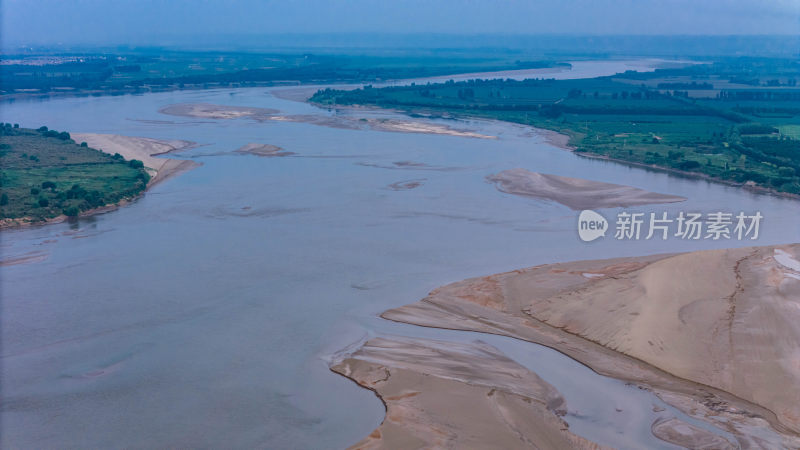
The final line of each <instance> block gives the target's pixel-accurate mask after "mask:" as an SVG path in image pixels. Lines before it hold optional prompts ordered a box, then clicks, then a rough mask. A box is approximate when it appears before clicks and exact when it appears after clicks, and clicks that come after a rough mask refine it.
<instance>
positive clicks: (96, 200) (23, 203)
mask: <svg viewBox="0 0 800 450" xmlns="http://www.w3.org/2000/svg"><path fill="white" fill-rule="evenodd" d="M98 136H99V137H103V136H105V135H91V134H86V135H77V134H76V135H70V133H68V132H66V131H60V132H59V131H56V130H51V129H48V128H47V127H46V126H42V127H40V128H38V129H31V128H21V127H19V125H18V124H11V123H3V124H0V161H2V170H0V190H1V191H2V193H0V227H2V228H9V227H16V226H21V225H28V224H37V223H48V222H57V221H61V220H64V219H66V218H67V217H77V216H80V215H87V214H91V213H95V212H101V211H105V210H107V209H109V208H113V207H116V206H119V205H121V204H123V203H125V202H128V201H130V200H132V199H134V198H136V197H137V196H139V195H141V194H142V193H143V192H144V191H145V190H146V189H147V188H148V187H149V186H152V185H153V184H154V182H156V181H160V180H162V179H163V178H164V177H165V176H166V175H167V174H169V173H176V172H177V171H178V170H185V169H188V168H191V167H193V166H195V165H197V164H196V163H194V162H192V161H179V160H171V159H162V158H152V157H151V155H152V154H153V153H164V152H168V151H173V150H176V149H181V148H187V147H188V146H189V145H193V143H190V142H184V141H180V142H181V143H183V144H181V145H177V146H176V145H174V143H173V142H166V141H158V140H155V139H147V138H128V137H124V136H117V138H118V139H117V141H118V143H119V144H120V145H118V146H117V147H107V146H104V147H103V151H101V150H97V149H96V148H94V147H98V146H99V145H98V144H102V143H103V142H104V141H103V140H102V139H97V137H98ZM73 138H76V139H78V140H80V141H81V142H77V141H76V140H75V139H73ZM120 139H121V141H120ZM87 140H88V141H91V142H92V146H90V145H89V143H87V142H86V141H87ZM106 140H107V139H106ZM133 141H135V142H139V141H141V143H142V144H146V145H143V146H142V145H139V146H138V147H136V146H133V144H132V142H133ZM159 149H160V150H161V151H160V152H159V151H158V150H159ZM154 150H155V151H154ZM126 156H127V158H126ZM151 159H152V160H154V161H156V162H157V164H152V163H151V161H150V160H151ZM143 160H144V161H143ZM145 162H148V163H150V164H145ZM154 165H155V166H158V167H153V166H154ZM190 166H191V167H190ZM164 169H167V170H164Z"/></svg>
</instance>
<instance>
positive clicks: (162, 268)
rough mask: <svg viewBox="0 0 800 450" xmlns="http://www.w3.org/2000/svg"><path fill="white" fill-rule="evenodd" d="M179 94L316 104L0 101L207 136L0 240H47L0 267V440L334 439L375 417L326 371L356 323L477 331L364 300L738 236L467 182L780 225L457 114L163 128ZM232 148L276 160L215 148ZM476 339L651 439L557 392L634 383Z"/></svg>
mask: <svg viewBox="0 0 800 450" xmlns="http://www.w3.org/2000/svg"><path fill="white" fill-rule="evenodd" d="M232 94H233V95H232ZM189 102H206V103H215V104H230V105H244V106H253V107H262V108H274V109H277V110H280V111H281V113H282V114H310V115H322V116H325V115H330V114H333V113H331V112H327V111H322V110H319V109H317V108H314V107H313V106H310V105H307V104H303V103H299V102H295V101H291V100H284V99H279V98H276V97H273V96H272V95H270V94H269V91H268V90H265V89H242V90H236V91H229V90H214V91H185V92H172V93H162V94H149V95H144V96H120V97H100V98H70V99H60V100H53V101H46V102H34V101H32V102H16V103H14V104H9V105H4V107H3V109H2V120H3V121H11V122H18V123H20V124H21V125H22V126H26V127H38V126H40V125H45V124H46V125H48V126H50V127H51V128H55V129H67V130H71V131H75V132H78V131H91V132H99V133H118V134H125V135H132V136H147V137H153V138H170V139H187V140H192V141H196V142H198V143H200V144H204V146H203V147H202V148H197V149H193V150H190V151H187V152H185V153H183V156H185V157H194V156H196V159H197V160H199V161H201V162H203V166H201V167H199V168H197V169H195V170H193V171H191V172H188V173H185V174H183V175H181V176H180V177H178V178H175V179H172V180H169V181H167V182H164V183H162V184H160V185H158V186H156V187H155V188H154V189H153V190H152V191H151V192H149V193H148V194H147V195H145V196H144V197H143V198H141V199H139V200H138V201H136V202H134V203H133V204H131V205H129V206H126V207H124V208H121V209H119V210H117V211H113V212H110V213H106V214H102V215H98V216H96V217H93V218H90V219H81V220H80V221H78V222H75V223H62V224H56V225H51V226H47V227H38V228H37V227H34V228H28V229H22V230H14V231H7V232H4V233H3V239H2V252H3V257H4V258H6V257H19V256H20V255H26V254H30V255H32V254H33V252H41V253H45V254H46V255H47V257H46V258H44V259H42V260H38V261H31V262H30V263H26V264H16V265H12V266H7V267H3V268H2V272H0V275H2V280H3V292H2V294H3V304H2V306H3V310H2V319H1V320H2V331H1V332H2V335H0V337H2V342H3V348H2V354H3V359H2V378H3V385H2V389H3V404H2V408H3V423H4V426H3V436H2V440H3V441H2V443H3V445H4V446H17V447H56V446H57V447H64V446H67V447H109V446H139V447H142V446H145V447H146V446H159V447H177V446H181V447H197V446H204V447H254V446H265V445H267V444H270V445H272V446H278V447H289V446H291V447H302V448H314V447H319V446H321V445H325V446H326V447H342V446H346V445H348V444H351V443H353V442H356V441H357V440H359V439H360V438H361V437H363V436H364V435H366V434H368V433H369V432H370V431H371V430H372V429H373V428H375V427H376V426H377V425H378V424H379V423H380V421H381V419H382V414H383V407H382V406H381V404H380V402H379V401H378V399H377V398H375V396H374V395H373V394H372V393H371V392H369V391H366V390H363V389H361V388H359V387H358V386H356V385H355V384H354V383H352V382H350V381H349V380H346V379H344V378H342V377H339V376H337V375H334V374H332V373H331V372H330V371H329V370H328V368H327V365H326V362H325V361H326V357H327V356H328V355H330V354H332V353H333V352H336V351H338V350H340V349H342V348H344V347H345V346H347V345H348V344H351V343H352V342H355V341H358V340H359V339H361V338H363V337H364V336H365V335H380V334H384V333H389V334H399V335H418V336H426V337H434V338H439V339H453V340H464V339H469V340H471V339H475V338H476V335H474V334H469V333H463V334H457V333H454V332H444V331H436V330H427V329H420V328H418V327H412V326H407V325H400V324H393V323H389V322H387V321H384V320H381V319H379V318H377V314H378V313H380V312H381V311H383V310H385V309H388V308H391V307H397V306H400V305H404V304H408V303H411V302H414V301H416V300H418V299H419V298H422V297H423V296H425V294H426V293H427V292H428V291H430V290H431V289H433V288H435V287H437V286H439V285H441V284H444V283H447V282H451V281H456V280H460V279H463V278H466V277H470V276H477V275H483V274H489V273H495V272H501V271H505V270H510V269H513V268H519V267H525V266H531V265H535V264H541V263H547V262H554V261H567V260H575V259H588V258H606V257H616V256H627V255H639V254H648V253H658V252H675V251H689V250H698V249H703V248H720V247H725V246H732V245H750V244H752V243H751V242H737V241H724V242H714V241H698V242H685V241H679V240H669V241H666V242H662V241H660V240H658V241H656V240H651V241H638V242H636V241H626V242H615V241H613V240H611V239H601V240H599V241H596V242H593V243H591V244H584V243H581V242H580V241H579V240H578V237H577V233H576V231H575V221H576V217H577V214H576V213H575V212H573V211H570V210H569V209H567V208H565V207H563V206H560V205H558V204H554V203H550V202H546V201H537V200H533V199H526V198H521V197H516V196H511V195H506V194H502V193H500V192H498V191H497V190H496V189H495V188H494V187H493V186H492V185H491V184H489V183H487V182H486V181H485V177H486V175H489V174H492V173H496V172H498V171H501V170H505V169H510V168H514V167H523V168H526V169H528V170H532V171H537V172H544V173H552V174H557V175H563V176H569V177H578V178H589V179H593V180H598V181H605V182H611V183H624V184H629V185H632V186H636V187H639V188H642V189H646V190H649V191H653V192H661V193H668V194H674V195H680V196H684V197H687V198H688V200H687V201H686V202H683V203H676V204H669V205H655V206H653V207H641V208H637V210H638V211H642V212H649V211H656V212H661V211H667V212H669V213H670V215H674V214H675V213H677V211H703V212H710V211H717V210H720V211H740V210H743V211H756V210H758V211H761V213H762V214H763V215H764V217H765V219H764V222H763V224H762V230H761V238H760V240H759V241H758V242H757V244H759V245H766V244H774V243H784V242H791V241H797V238H798V236H797V223H798V219H800V209H798V208H797V207H796V203H794V202H791V201H788V200H784V199H781V198H776V197H770V196H763V195H755V194H752V193H748V192H745V191H743V190H739V189H736V188H732V187H727V186H721V185H714V184H710V183H707V182H705V181H696V180H688V179H683V178H677V177H673V176H668V175H665V174H659V173H649V172H645V171H643V170H639V169H634V168H629V167H625V166H622V165H617V164H613V163H608V162H603V161H596V160H589V159H584V158H578V157H576V156H574V155H572V154H571V153H569V152H566V151H563V150H559V149H557V148H554V147H552V146H549V145H547V144H545V143H544V139H543V138H541V137H540V136H538V135H533V136H526V133H527V132H528V131H529V130H528V129H526V128H524V127H520V126H517V125H510V124H501V123H494V122H487V121H460V122H459V123H458V126H459V127H462V126H464V125H466V126H465V128H469V129H471V130H475V131H477V132H479V133H482V134H487V135H492V136H498V137H499V139H497V140H483V139H470V138H463V137H453V136H436V135H425V134H402V133H389V132H380V131H376V130H349V129H339V128H330V127H321V126H315V125H313V124H308V123H292V122H256V121H252V120H249V119H235V120H209V121H202V122H197V121H189V120H187V121H181V120H175V121H174V123H170V124H168V125H167V124H163V123H161V122H163V121H165V120H168V116H164V115H161V114H158V113H157V111H158V109H159V108H161V107H163V106H166V105H169V104H173V103H189ZM348 114H357V113H354V112H350V113H348ZM370 114H373V113H370ZM381 114H382V116H384V117H388V118H392V117H394V118H398V117H399V116H396V115H394V114H391V113H381ZM129 119H134V120H129ZM405 119H407V118H405ZM435 122H436V123H438V124H441V125H450V124H452V122H450V121H446V120H437V121H435ZM250 142H258V143H264V144H271V145H276V146H279V147H281V148H284V149H286V150H287V151H292V152H295V153H296V154H297V156H296V157H286V158H259V157H256V156H251V155H244V156H242V155H235V154H229V153H230V152H232V151H233V150H234V149H236V148H239V147H241V146H242V145H245V144H247V143H250ZM203 155H207V156H203ZM212 155H213V156H212ZM311 156H313V157H311ZM354 156H357V158H354ZM409 161H411V162H413V164H405V163H402V162H409ZM387 168H391V169H398V170H387ZM431 168H458V169H459V170H430V169H431ZM423 179H424V183H422V182H420V183H419V184H418V185H415V186H414V187H413V189H411V188H403V189H392V188H387V186H399V187H403V186H406V185H403V184H402V183H409V182H412V181H414V180H423ZM397 183H401V184H397ZM406 187H407V186H406ZM601 211H602V212H604V214H606V215H607V217H612V216H613V215H614V214H616V212H617V210H616V209H608V210H601ZM37 254H38V253H37ZM481 339H484V340H487V341H488V342H489V343H490V344H492V345H495V346H497V347H498V348H500V349H501V350H503V351H506V352H507V353H508V354H509V356H511V357H513V358H516V359H518V360H519V361H520V362H521V363H523V364H525V365H526V366H528V367H530V368H532V369H533V370H536V371H537V372H539V373H540V374H541V375H542V376H543V377H544V378H545V379H547V380H548V381H550V382H551V383H553V384H554V385H556V386H557V387H558V388H559V389H561V390H562V392H563V393H564V394H565V397H566V399H567V403H568V405H574V407H573V408H571V409H570V413H571V415H572V416H568V417H567V419H568V420H570V421H571V422H572V423H573V427H574V429H575V430H576V431H578V432H580V433H582V434H584V435H585V436H587V437H589V438H597V439H598V440H601V441H603V442H610V443H612V444H613V443H615V442H616V443H618V444H619V445H625V444H624V443H625V442H628V443H630V442H637V443H639V444H642V443H647V444H648V445H650V444H652V445H655V444H653V442H651V440H652V437H650V435H649V433H648V432H646V430H645V431H642V430H643V427H645V426H649V424H647V423H645V422H646V420H642V421H639V422H637V421H635V420H628V419H615V418H613V417H611V418H608V419H606V418H604V417H605V414H606V412H607V409H608V408H607V405H603V404H600V403H599V402H600V400H598V399H597V397H587V398H584V396H583V394H581V393H580V392H581V391H579V390H578V389H577V387H576V386H581V385H584V386H597V387H598V388H597V389H600V391H602V390H607V392H609V395H611V396H613V398H614V399H617V400H618V402H620V403H622V406H621V408H622V409H623V411H640V410H641V411H644V410H645V409H647V408H652V401H653V400H652V398H651V397H647V396H646V395H647V394H645V393H639V392H636V393H635V395H634V394H625V393H624V392H623V390H625V389H628V390H630V389H631V388H628V387H625V386H624V385H621V384H619V383H617V384H613V383H616V382H615V381H613V380H607V379H603V378H602V377H598V376H596V375H594V374H593V373H591V372H590V371H588V370H580V369H579V368H578V366H576V363H574V362H573V361H571V360H569V359H567V358H565V357H563V356H560V355H558V354H555V355H551V354H548V355H544V356H543V354H542V353H541V352H545V351H546V349H542V348H540V347H537V346H534V345H532V344H526V343H520V342H511V341H510V340H503V339H500V338H491V337H481ZM537 355H538V356H537ZM539 357H541V358H543V360H546V361H547V364H544V365H543V364H541V363H540V362H537V361H538V360H539V359H540V358H539ZM600 380H602V381H600ZM609 383H611V384H609ZM612 384H613V386H612ZM642 396H645V397H642ZM615 401H616V400H615ZM343 412H345V413H343ZM620 414H621V413H620ZM651 414H652V413H651ZM619 417H628V416H625V415H624V414H621V415H620V416H619ZM648 417H650V416H648ZM606 420H609V421H611V422H606ZM609 423H610V424H611V425H609ZM614 427H617V428H614ZM608 429H615V430H616V429H621V430H623V431H624V434H623V435H622V436H621V437H620V436H619V435H618V433H609V432H608ZM615 436H616V437H615ZM615 439H616V441H615ZM631 440H633V441H631ZM631 445H632V444H631Z"/></svg>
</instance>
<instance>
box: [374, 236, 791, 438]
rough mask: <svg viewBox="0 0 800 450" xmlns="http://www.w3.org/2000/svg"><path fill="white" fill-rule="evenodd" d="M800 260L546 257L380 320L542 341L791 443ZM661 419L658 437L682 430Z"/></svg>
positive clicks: (776, 253) (733, 253) (740, 431)
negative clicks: (546, 260)
mask: <svg viewBox="0 0 800 450" xmlns="http://www.w3.org/2000/svg"><path fill="white" fill-rule="evenodd" d="M798 260H800V244H790V245H783V246H768V247H754V248H740V249H729V250H712V251H702V252H694V253H685V254H678V255H655V256H647V257H640V258H618V259H612V260H599V261H579V262H572V263H562V264H549V265H543V266H537V267H533V268H529V269H523V270H518V271H513V272H508V273H503V274H498V275H492V276H488V277H481V278H475V279H470V280H465V281H461V282H457V283H453V284H450V285H447V286H444V287H442V288H439V289H436V290H434V291H433V292H432V293H431V294H430V295H429V296H428V297H426V298H425V299H423V300H422V301H420V302H418V303H415V304H412V305H408V306H404V307H401V308H397V309H393V310H389V311H387V312H385V313H383V315H382V316H383V317H384V318H387V319H390V320H395V321H399V322H405V323H412V324H417V325H423V326H431V327H440V328H450V329H460V330H474V331H482V332H489V333H495V334H501V335H506V336H512V337H516V338H520V339H525V340H529V341H532V342H537V343H540V344H543V345H547V346H549V347H552V348H555V349H557V350H559V351H561V352H562V353H565V354H566V355H568V356H570V357H572V358H574V359H576V360H578V361H581V362H583V363H584V364H586V365H587V366H589V367H591V368H592V369H594V370H595V371H597V372H598V373H601V374H604V375H608V376H612V377H615V378H619V379H622V380H626V381H631V382H634V383H636V384H639V385H640V386H643V387H646V388H648V389H652V390H653V391H654V392H655V393H656V394H657V395H659V396H660V397H661V398H662V399H664V400H665V401H667V402H668V403H670V404H672V405H674V406H676V407H678V408H679V409H681V410H683V411H684V412H686V413H687V414H690V415H692V416H694V417H697V418H700V419H704V420H706V421H708V422H710V423H712V424H714V425H716V426H717V427H719V428H722V429H725V430H728V431H729V432H731V433H732V434H733V435H734V436H736V438H737V439H738V440H739V444H740V445H741V446H742V448H748V447H759V448H799V447H800V401H798V399H800V325H798V324H800V262H798ZM670 426H671V425H670V424H661V425H659V426H658V427H655V430H657V431H658V433H657V435H659V436H661V437H667V436H672V437H673V438H675V437H676V436H678V437H680V436H682V435H683V434H684V433H689V434H690V435H691V427H685V426H681V427H679V428H678V429H675V430H672V431H668V429H669V427H670ZM684 438H685V436H684ZM692 439H694V440H695V441H696V442H695V444H696V445H694V444H693V445H690V447H691V446H700V443H701V442H708V436H702V435H697V436H694V437H692Z"/></svg>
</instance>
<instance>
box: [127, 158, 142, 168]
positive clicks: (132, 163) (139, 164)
mask: <svg viewBox="0 0 800 450" xmlns="http://www.w3.org/2000/svg"><path fill="white" fill-rule="evenodd" d="M128 165H129V166H131V167H133V168H134V169H142V168H144V163H143V162H141V161H139V160H138V159H132V160H130V161H128Z"/></svg>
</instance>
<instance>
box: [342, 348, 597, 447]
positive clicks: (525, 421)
mask: <svg viewBox="0 0 800 450" xmlns="http://www.w3.org/2000/svg"><path fill="white" fill-rule="evenodd" d="M331 370H333V371H334V372H337V373H339V374H342V375H344V376H346V377H348V378H350V379H352V380H354V381H355V382H356V383H358V384H359V385H361V386H363V387H365V388H367V389H370V390H372V391H374V392H375V393H376V395H378V397H380V398H381V400H382V401H383V403H384V405H385V406H386V418H385V419H384V421H383V423H381V425H380V426H379V427H378V428H377V429H375V430H374V431H373V432H372V433H370V434H369V436H367V437H366V438H364V439H363V440H362V441H361V442H359V443H357V444H355V445H354V446H353V448H421V447H426V448H429V447H436V448H485V449H494V448H523V447H527V448H531V447H532V448H575V449H600V448H602V447H600V446H598V445H596V444H594V443H592V442H590V441H588V440H586V439H583V438H581V437H579V436H576V435H575V434H573V433H571V432H570V431H569V426H568V425H567V424H566V422H564V421H563V420H562V419H561V418H560V415H563V414H564V413H565V411H566V405H565V403H564V399H563V397H562V396H561V395H560V394H559V393H558V391H557V390H556V389H555V388H553V386H551V385H550V384H548V383H547V382H545V381H544V380H542V379H541V378H539V377H538V376H537V375H536V374H535V373H533V372H531V371H529V370H528V369H526V368H525V367H522V366H521V365H519V364H517V363H516V362H514V361H512V360H511V359H509V358H508V357H506V356H505V355H503V354H502V353H500V351H498V350H497V349H495V348H494V347H492V346H489V345H487V344H485V343H481V342H475V343H473V344H456V343H452V342H439V341H432V340H421V339H408V338H392V339H385V338H374V339H371V340H369V341H367V342H366V343H365V344H363V346H361V347H360V348H359V349H358V350H356V351H355V352H353V353H351V354H349V355H346V356H344V357H343V358H342V359H341V360H340V361H337V362H335V363H334V364H333V366H332V367H331Z"/></svg>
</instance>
